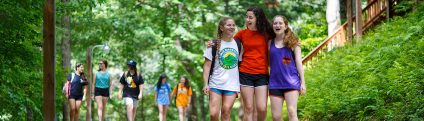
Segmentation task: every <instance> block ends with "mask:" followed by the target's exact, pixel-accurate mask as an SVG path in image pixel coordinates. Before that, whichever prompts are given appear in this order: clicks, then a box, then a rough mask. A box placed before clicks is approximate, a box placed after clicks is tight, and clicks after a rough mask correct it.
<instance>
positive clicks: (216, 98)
mask: <svg viewBox="0 0 424 121" xmlns="http://www.w3.org/2000/svg"><path fill="white" fill-rule="evenodd" d="M221 100H222V96H221V95H220V94H217V93H215V92H213V91H210V92H209V111H210V113H211V114H210V116H211V121H219V112H220V110H221V109H220V108H221Z"/></svg>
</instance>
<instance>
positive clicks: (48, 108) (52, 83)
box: [43, 0, 56, 121]
mask: <svg viewBox="0 0 424 121" xmlns="http://www.w3.org/2000/svg"><path fill="white" fill-rule="evenodd" d="M55 8H56V4H55V0H45V1H44V9H43V118H44V120H45V121H54V120H55V106H56V103H55V100H56V93H55V87H56V71H55V68H56V66H55V65H56V61H55V59H56V58H55V57H56V53H55V50H56V46H55V45H56V44H55V27H54V26H55Z"/></svg>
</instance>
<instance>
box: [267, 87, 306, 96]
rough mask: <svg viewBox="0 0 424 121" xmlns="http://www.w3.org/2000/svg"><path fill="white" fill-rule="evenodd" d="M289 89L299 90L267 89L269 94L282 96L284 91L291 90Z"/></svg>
mask: <svg viewBox="0 0 424 121" xmlns="http://www.w3.org/2000/svg"><path fill="white" fill-rule="evenodd" d="M291 91H299V90H296V89H269V95H270V96H276V97H282V98H284V93H286V92H291Z"/></svg>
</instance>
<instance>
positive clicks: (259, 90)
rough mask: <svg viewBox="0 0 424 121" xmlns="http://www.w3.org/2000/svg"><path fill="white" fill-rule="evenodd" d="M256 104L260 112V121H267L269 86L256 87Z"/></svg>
mask: <svg viewBox="0 0 424 121" xmlns="http://www.w3.org/2000/svg"><path fill="white" fill-rule="evenodd" d="M255 103H256V111H257V112H258V118H257V119H258V121H265V118H266V107H267V103H268V86H267V85H264V86H259V87H255Z"/></svg>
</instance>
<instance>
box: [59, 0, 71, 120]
mask: <svg viewBox="0 0 424 121" xmlns="http://www.w3.org/2000/svg"><path fill="white" fill-rule="evenodd" d="M69 1H70V0H62V3H63V5H65V6H66V5H68V4H69ZM63 12H64V13H63V15H62V19H61V25H62V28H63V29H62V30H63V35H62V42H61V52H62V68H63V70H65V72H69V71H71V16H70V15H69V10H68V9H66V8H65V9H64V10H63ZM62 108H63V109H62V115H63V121H69V107H68V104H67V101H63V102H62Z"/></svg>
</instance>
